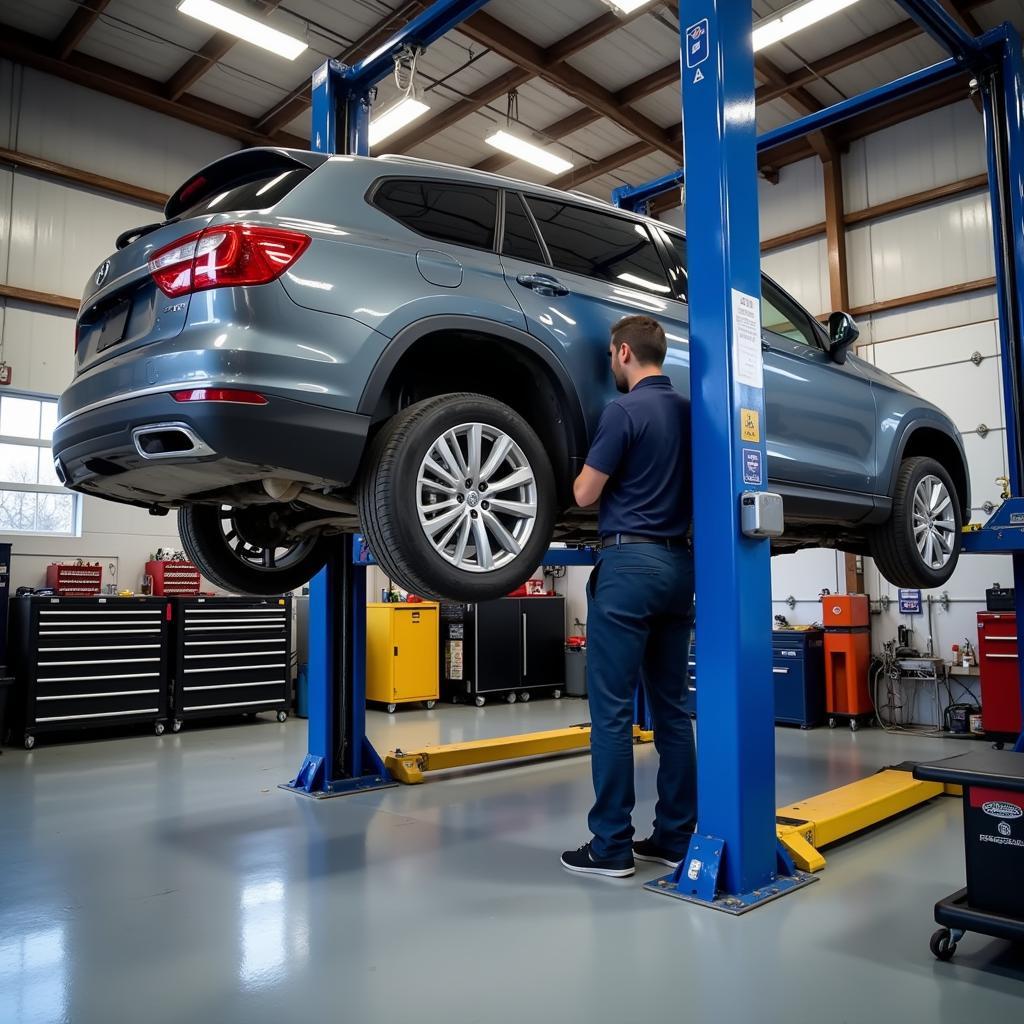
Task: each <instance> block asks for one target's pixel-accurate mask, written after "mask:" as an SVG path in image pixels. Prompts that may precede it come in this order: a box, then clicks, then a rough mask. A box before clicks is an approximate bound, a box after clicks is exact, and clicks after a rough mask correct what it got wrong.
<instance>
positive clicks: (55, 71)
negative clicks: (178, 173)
mask: <svg viewBox="0 0 1024 1024" xmlns="http://www.w3.org/2000/svg"><path fill="white" fill-rule="evenodd" d="M51 45H52V44H51V43H50V42H49V41H48V40H45V39H40V38H39V37H38V36H34V35H30V34H29V33H27V32H22V31H20V30H19V29H15V28H13V27H11V26H8V25H0V57H3V58H6V59H7V60H11V61H14V62H15V63H16V64H24V65H26V66H27V67H31V68H35V69H36V70H37V71H44V72H46V73H47V74H50V75H54V76H56V77H57V78H63V79H64V80H65V81H68V82H72V83H74V84H75V85H80V86H83V87H84V88H86V89H95V90H96V91H97V92H102V93H105V94H106V95H108V96H114V97H116V98H117V99H120V100H126V101H127V102H129V103H136V104H138V105H139V106H140V107H146V108H147V109H148V110H155V111H156V112H157V113H159V114H166V115H167V116H169V117H175V118H177V119H178V120H180V121H187V122H188V123H189V124H194V125H197V126H198V127H200V128H205V129H207V131H211V132H217V133H219V134H221V135H226V136H228V137H229V138H233V139H237V140H238V141H239V142H244V143H245V144H246V145H249V146H267V145H272V146H297V147H300V148H303V149H304V148H307V147H308V145H309V142H308V140H307V139H302V138H299V137H298V136H296V135H288V134H286V133H284V132H277V133H274V134H272V135H271V134H269V133H266V132H259V131H254V130H253V128H252V127H251V123H250V121H249V119H248V118H246V117H245V116H244V115H243V114H240V113H238V111H237V110H229V109H228V108H227V107H222V106H220V105H219V104H216V103H210V102H208V101H206V100H200V99H198V98H197V97H195V96H190V95H187V94H186V95H185V96H182V97H181V99H179V100H177V101H176V102H175V101H173V100H169V99H167V97H166V96H164V95H163V93H162V91H161V90H162V88H163V83H162V82H158V81H156V80H155V79H152V78H147V77H146V76H145V75H139V74H136V73H135V72H134V71H126V70H125V69H124V68H119V67H116V66H115V65H113V64H109V63H107V61H104V60H98V59H97V58H95V57H89V56H87V55H86V54H83V53H72V54H71V55H70V56H69V57H68V58H67V60H61V59H60V58H58V57H55V56H54V55H53V51H52V49H51Z"/></svg>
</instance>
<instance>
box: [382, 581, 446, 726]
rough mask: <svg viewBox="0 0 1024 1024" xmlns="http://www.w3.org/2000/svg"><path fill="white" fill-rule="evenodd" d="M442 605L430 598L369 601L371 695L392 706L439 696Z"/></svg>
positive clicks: (432, 700) (428, 703)
mask: <svg viewBox="0 0 1024 1024" xmlns="http://www.w3.org/2000/svg"><path fill="white" fill-rule="evenodd" d="M438 608H439V606H438V605H437V604H436V603H434V602H430V601H423V602H419V603H415V604H395V603H390V604H378V603H374V604H368V605H367V606H366V699H367V700H368V701H374V702H375V703H378V704H384V705H386V706H387V709H388V712H389V713H390V712H392V711H394V710H395V708H396V707H397V706H398V705H399V704H411V703H414V702H416V701H423V702H424V703H425V704H426V706H427V707H428V708H432V707H433V706H434V703H435V702H436V701H437V698H438V685H439V683H438V679H439V667H440V662H439V658H438V636H439V633H438V630H439V625H438Z"/></svg>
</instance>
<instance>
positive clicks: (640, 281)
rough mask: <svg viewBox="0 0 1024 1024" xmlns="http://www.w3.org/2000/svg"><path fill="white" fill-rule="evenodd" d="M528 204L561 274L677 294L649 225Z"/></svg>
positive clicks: (563, 206)
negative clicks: (670, 285)
mask: <svg viewBox="0 0 1024 1024" xmlns="http://www.w3.org/2000/svg"><path fill="white" fill-rule="evenodd" d="M527 202H528V203H529V204H530V209H531V210H532V211H533V215H534V217H535V218H536V219H537V224H538V226H539V227H540V233H541V234H542V235H543V236H544V241H545V242H546V243H547V247H548V252H549V253H550V254H551V262H552V263H553V264H554V265H555V266H556V267H558V268H559V269H560V270H567V271H569V272H571V273H573V274H586V275H587V276H588V277H596V278H600V279H601V280H602V281H611V282H613V283H615V284H618V285H621V286H624V287H629V288H640V289H642V290H644V291H649V292H654V293H655V294H656V295H668V294H669V293H670V292H671V289H670V288H669V284H668V278H667V277H666V276H665V268H664V267H663V266H662V263H661V257H660V256H659V255H658V250H657V249H656V248H655V247H654V242H653V241H652V240H651V236H650V235H649V234H648V233H647V229H646V228H645V227H644V225H643V224H640V223H638V222H637V221H633V220H626V219H625V218H624V217H616V216H615V215H614V214H610V213H601V212H600V211H599V210H587V209H583V208H582V207H579V206H572V205H570V204H568V203H559V202H553V201H551V200H549V199H537V198H535V197H533V196H530V197H528V198H527Z"/></svg>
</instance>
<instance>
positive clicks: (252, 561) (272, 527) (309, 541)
mask: <svg viewBox="0 0 1024 1024" xmlns="http://www.w3.org/2000/svg"><path fill="white" fill-rule="evenodd" d="M220 528H221V532H222V533H223V535H224V543H225V544H226V545H227V546H228V548H229V549H230V551H231V553H232V554H233V555H234V556H235V558H237V559H238V561H240V562H242V563H243V564H245V565H247V566H250V567H251V568H253V569H258V570H260V569H262V570H264V571H267V572H275V571H280V570H283V569H289V568H291V567H292V566H293V565H295V564H296V563H297V562H299V561H301V560H302V559H303V558H305V557H306V555H307V554H308V553H309V552H310V551H311V550H312V549H313V546H314V545H315V544H316V538H315V537H312V536H310V537H302V538H299V539H297V540H295V539H290V538H288V537H287V536H286V534H285V531H284V528H283V526H282V525H281V524H279V523H278V522H277V521H276V519H275V517H274V516H273V514H272V513H268V512H267V511H266V510H265V509H261V508H259V507H258V506H257V507H256V508H252V509H242V508H232V507H231V506H230V505H222V506H221V509H220Z"/></svg>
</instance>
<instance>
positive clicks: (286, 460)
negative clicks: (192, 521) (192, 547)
mask: <svg viewBox="0 0 1024 1024" xmlns="http://www.w3.org/2000/svg"><path fill="white" fill-rule="evenodd" d="M204 383H205V382H204ZM178 390H180V385H179V386H178ZM157 424H173V425H175V426H181V427H184V428H186V430H187V432H189V433H191V434H192V435H193V437H194V438H195V439H197V440H198V441H199V442H201V444H199V445H197V447H196V449H195V451H194V453H192V454H189V453H183V454H182V455H180V456H178V455H171V454H163V455H159V456H158V457H156V458H153V457H149V458H147V457H145V456H144V455H143V453H142V452H140V451H139V448H138V447H137V445H136V441H135V438H134V436H133V435H134V434H135V433H136V432H137V430H138V428H139V427H145V426H153V425H157ZM369 424H370V418H369V417H368V416H362V415H359V414H358V413H352V412H343V411H339V410H337V409H329V408H325V407H323V406H317V405H312V404H310V403H307V402H296V401H293V400H291V399H287V398H281V397H279V396H276V395H267V404H266V405H242V404H234V403H226V402H176V401H175V400H174V399H173V398H172V397H171V395H170V393H169V392H159V393H156V394H148V395H142V396H139V397H135V398H127V399H123V400H121V401H116V402H111V403H109V404H107V405H103V406H102V407H100V408H98V409H93V410H90V411H89V412H83V413H80V414H78V415H75V416H73V417H72V418H71V419H69V420H67V421H65V422H64V423H61V424H59V425H58V426H57V428H56V429H55V430H54V433H53V453H54V460H55V462H57V463H58V476H63V479H64V481H65V483H66V485H67V486H68V487H70V488H71V489H72V490H76V491H82V492H84V493H86V494H97V495H101V496H103V497H106V498H112V499H114V500H117V501H125V502H131V503H133V504H138V505H153V504H155V503H168V502H180V501H184V500H188V499H191V498H195V497H198V496H202V495H207V496H215V495H216V494H217V493H218V492H220V491H226V490H228V489H230V488H231V487H233V486H236V485H238V484H244V483H248V482H251V481H258V480H262V479H264V478H266V477H278V478H284V479H290V480H298V481H301V482H303V483H306V484H310V485H313V486H324V485H327V486H333V487H343V486H346V485H348V484H350V483H352V481H353V480H354V479H355V477H356V473H357V470H358V468H359V461H360V459H361V457H362V453H363V448H364V446H365V443H366V435H367V431H368V429H369Z"/></svg>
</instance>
